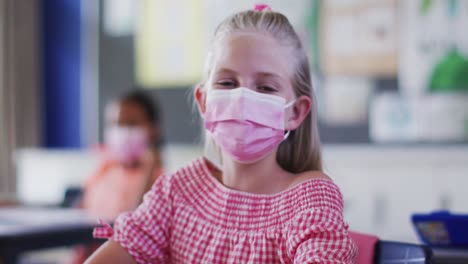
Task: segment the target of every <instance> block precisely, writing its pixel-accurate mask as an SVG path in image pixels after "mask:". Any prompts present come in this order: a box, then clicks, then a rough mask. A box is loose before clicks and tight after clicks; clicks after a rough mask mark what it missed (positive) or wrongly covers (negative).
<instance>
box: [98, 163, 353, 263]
mask: <svg viewBox="0 0 468 264" xmlns="http://www.w3.org/2000/svg"><path fill="white" fill-rule="evenodd" d="M210 166H211V164H209V162H208V161H206V160H205V159H203V158H200V159H197V160H195V161H193V162H192V163H191V164H189V165H188V166H186V167H184V168H181V169H180V170H178V171H177V172H175V173H173V174H166V175H163V176H161V177H160V178H159V179H158V180H157V181H156V183H155V184H154V186H153V188H152V189H151V190H150V191H149V192H148V193H147V194H146V195H145V198H144V202H143V204H141V205H140V207H138V209H136V211H134V212H131V213H124V214H122V215H120V216H119V217H118V218H117V220H116V221H115V223H114V231H113V233H112V230H111V232H110V233H108V234H107V235H106V229H105V228H104V229H101V230H96V231H97V233H96V234H95V235H97V236H103V235H104V236H108V237H112V239H113V240H114V241H116V242H118V243H119V244H120V245H121V246H122V247H123V248H125V249H126V250H127V251H128V253H129V254H130V255H132V257H133V258H134V259H135V260H136V261H137V262H138V263H321V264H324V263H354V256H355V255H356V247H355V245H354V242H353V241H352V239H351V238H350V236H349V234H348V231H347V229H348V226H347V224H346V223H345V222H344V220H343V198H342V195H341V193H340V191H339V189H338V187H337V186H336V185H335V184H334V183H333V182H332V181H329V180H324V179H310V180H306V181H304V182H302V183H300V184H298V185H296V186H294V187H291V188H289V189H287V190H285V191H283V192H280V193H277V194H272V195H259V194H251V193H246V192H240V191H235V190H231V189H228V188H226V187H225V186H223V185H222V184H221V183H220V182H219V181H218V180H217V179H216V178H215V177H214V176H213V175H212V173H211V171H210ZM107 230H109V229H108V228H107ZM99 233H101V234H99Z"/></svg>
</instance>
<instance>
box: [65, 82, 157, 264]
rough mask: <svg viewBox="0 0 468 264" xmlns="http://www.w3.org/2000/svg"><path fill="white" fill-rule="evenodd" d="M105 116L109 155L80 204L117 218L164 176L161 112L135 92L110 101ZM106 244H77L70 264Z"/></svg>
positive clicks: (97, 213) (105, 150)
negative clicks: (160, 176)
mask: <svg viewBox="0 0 468 264" xmlns="http://www.w3.org/2000/svg"><path fill="white" fill-rule="evenodd" d="M105 117H106V122H107V127H106V129H105V144H104V146H103V148H102V154H103V156H104V157H103V160H102V162H101V163H100V164H99V166H98V168H97V170H96V172H95V173H94V174H93V175H91V177H89V178H88V179H87V181H86V183H85V185H84V188H83V190H84V192H83V197H82V199H81V200H80V201H78V202H79V204H78V205H79V207H81V208H84V209H85V210H86V211H88V212H89V213H90V214H92V215H94V216H97V217H99V218H101V219H106V220H108V221H113V220H115V218H116V217H117V216H118V215H119V214H121V213H123V212H127V211H132V210H134V209H135V208H136V207H137V206H138V205H139V204H140V202H141V200H142V197H143V194H144V193H146V192H147V191H148V190H149V189H150V188H151V186H152V185H153V183H154V181H155V179H156V178H157V177H158V176H159V175H160V174H161V171H162V162H161V158H160V155H161V154H160V145H161V133H160V112H159V109H158V107H157V104H154V103H153V101H152V100H151V98H150V97H149V96H148V95H146V94H145V93H143V92H141V91H138V90H134V91H132V92H130V93H128V94H126V95H124V96H123V97H121V98H119V99H118V100H116V101H114V102H112V103H111V104H110V105H108V106H107V108H106V116H105ZM100 245H101V243H96V244H93V245H87V246H78V247H76V248H75V249H74V251H73V254H72V256H71V257H70V258H69V259H68V260H67V261H66V263H68V264H75V263H76V264H81V263H83V262H84V261H85V260H86V258H88V257H89V256H90V255H91V254H92V253H93V252H94V251H95V250H96V249H97V248H98V247H99V246H100Z"/></svg>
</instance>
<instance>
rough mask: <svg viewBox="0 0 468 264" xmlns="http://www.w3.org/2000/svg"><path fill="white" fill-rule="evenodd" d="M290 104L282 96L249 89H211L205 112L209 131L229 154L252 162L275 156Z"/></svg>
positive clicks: (283, 138) (240, 159) (237, 158)
mask: <svg viewBox="0 0 468 264" xmlns="http://www.w3.org/2000/svg"><path fill="white" fill-rule="evenodd" d="M292 104H294V101H292V102H290V103H288V104H286V100H285V99H284V98H282V97H279V96H275V95H269V94H262V93H258V92H255V91H252V90H250V89H248V88H244V87H241V88H236V89H226V90H220V89H209V90H208V92H207V97H206V112H205V113H204V123H205V128H206V129H207V131H208V132H209V133H210V135H211V136H212V137H213V139H214V140H215V142H216V143H217V144H218V146H220V147H221V148H222V149H223V150H224V151H225V152H226V153H227V154H229V155H230V156H231V157H232V158H234V159H235V160H237V161H239V162H242V163H251V162H255V161H258V160H260V159H262V158H264V157H265V156H266V155H268V154H269V153H271V152H272V151H273V150H274V149H275V148H276V147H277V146H278V145H279V144H280V143H281V142H282V141H283V140H285V139H286V138H287V137H288V135H289V131H288V132H287V133H286V134H285V109H286V108H288V107H290V106H291V105H292Z"/></svg>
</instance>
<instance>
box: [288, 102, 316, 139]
mask: <svg viewBox="0 0 468 264" xmlns="http://www.w3.org/2000/svg"><path fill="white" fill-rule="evenodd" d="M311 108H312V101H311V99H310V98H309V97H308V96H305V95H302V96H300V97H299V98H297V100H296V102H295V103H294V105H293V106H291V110H290V111H288V112H289V113H290V114H289V117H288V119H287V123H286V130H290V131H293V130H296V129H297V128H298V127H299V126H300V125H301V124H302V122H303V121H304V119H305V118H306V117H307V115H308V114H309V113H310V109H311Z"/></svg>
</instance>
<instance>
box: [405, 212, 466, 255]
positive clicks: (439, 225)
mask: <svg viewBox="0 0 468 264" xmlns="http://www.w3.org/2000/svg"><path fill="white" fill-rule="evenodd" d="M411 218H412V221H413V224H414V227H415V228H416V232H417V233H418V235H419V238H420V239H421V240H422V241H423V242H424V243H426V244H428V245H430V246H433V247H468V214H466V215H463V214H451V213H449V212H448V211H437V212H433V213H430V214H414V215H413V216H412V217H411Z"/></svg>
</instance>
